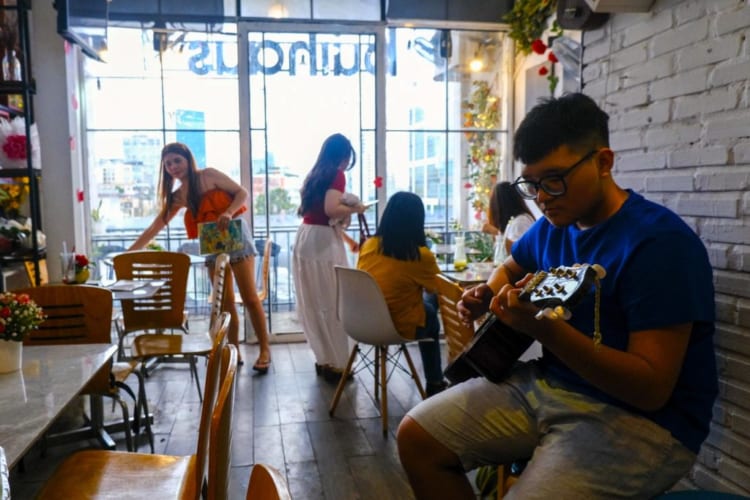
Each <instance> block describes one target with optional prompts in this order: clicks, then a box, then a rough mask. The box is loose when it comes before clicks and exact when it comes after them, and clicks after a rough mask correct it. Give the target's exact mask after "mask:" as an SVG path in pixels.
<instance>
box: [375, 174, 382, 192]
mask: <svg viewBox="0 0 750 500" xmlns="http://www.w3.org/2000/svg"><path fill="white" fill-rule="evenodd" d="M373 184H375V187H376V188H378V189H379V188H382V187H383V178H382V177H380V176H377V177H375V180H374V181H373Z"/></svg>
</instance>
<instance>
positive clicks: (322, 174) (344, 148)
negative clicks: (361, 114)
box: [297, 134, 357, 216]
mask: <svg viewBox="0 0 750 500" xmlns="http://www.w3.org/2000/svg"><path fill="white" fill-rule="evenodd" d="M347 158H349V159H350V162H349V165H348V166H347V167H346V170H349V169H351V168H352V167H353V166H354V164H355V163H357V153H355V152H354V148H353V147H352V143H351V142H350V141H349V139H347V138H346V137H344V136H343V135H342V134H333V135H332V136H330V137H328V139H326V140H325V141H324V142H323V146H321V148H320V153H319V154H318V159H317V160H316V161H315V165H313V168H312V170H310V173H309V174H307V177H306V178H305V182H304V183H303V184H302V189H301V190H300V198H301V201H300V205H299V209H298V210H297V215H299V216H303V215H305V213H307V212H308V211H309V210H310V209H311V208H312V207H314V206H315V205H316V204H317V203H319V202H321V201H322V200H323V199H324V198H325V195H326V191H328V189H329V188H330V187H331V183H333V180H334V179H335V178H336V172H338V169H339V165H341V162H343V161H345V160H346V159H347Z"/></svg>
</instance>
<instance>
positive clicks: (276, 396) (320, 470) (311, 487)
mask: <svg viewBox="0 0 750 500" xmlns="http://www.w3.org/2000/svg"><path fill="white" fill-rule="evenodd" d="M194 328H198V326H195V325H194V323H193V322H192V321H191V329H194ZM241 352H242V356H243V358H244V359H245V360H246V361H247V363H246V364H245V365H244V366H242V367H241V369H240V371H239V377H238V385H237V395H236V405H235V415H234V438H233V445H232V477H231V485H230V492H231V495H230V498H232V499H244V495H245V489H246V487H247V481H248V477H249V473H250V469H251V466H252V464H253V463H256V462H263V463H267V464H271V465H273V466H275V467H277V468H278V469H280V470H281V471H282V472H283V473H284V474H285V475H286V478H287V480H288V482H289V485H290V488H291V490H292V494H293V497H294V498H295V499H331V500H334V499H336V500H338V499H370V498H371V499H378V500H381V499H409V498H413V495H412V493H411V490H410V488H409V485H408V483H407V482H406V478H405V475H404V473H403V470H402V468H401V465H400V463H399V460H398V455H397V451H396V440H395V430H396V428H397V426H398V423H399V421H400V419H401V417H402V416H403V415H404V414H405V412H406V411H407V410H408V409H409V408H411V407H412V406H414V405H415V404H416V403H417V402H418V401H419V400H420V398H419V395H418V393H417V390H416V388H415V387H414V385H413V383H412V381H411V380H410V379H409V378H408V376H407V375H406V374H404V373H400V372H398V371H397V372H395V373H394V374H393V376H392V378H391V379H390V381H389V383H388V388H389V394H388V408H389V420H390V421H389V433H388V436H387V437H386V438H383V435H382V433H381V423H380V416H379V415H380V414H379V411H378V406H377V403H376V402H375V400H374V398H373V383H372V376H371V375H370V374H369V372H367V371H363V372H360V373H358V374H357V375H356V376H355V379H354V381H352V382H350V383H349V384H348V386H347V387H346V390H345V391H344V395H343V397H342V399H341V402H340V403H339V407H338V409H337V411H336V415H335V417H333V418H331V417H330V416H329V415H328V407H329V404H330V402H331V399H332V397H333V393H334V390H335V386H334V385H332V384H330V383H328V382H326V381H325V380H324V379H323V378H322V377H318V376H316V374H315V369H314V358H313V356H312V352H311V351H310V349H309V347H308V346H307V344H305V343H275V344H273V345H272V356H273V363H272V366H271V369H270V371H269V373H268V374H267V375H257V374H255V373H254V372H253V370H252V369H251V364H252V362H253V360H254V359H255V357H256V355H257V347H256V346H254V345H247V344H243V345H242V346H241ZM410 352H411V353H412V358H413V360H414V362H415V363H416V364H417V368H418V370H419V373H420V376H422V371H421V359H420V356H419V352H418V349H417V348H416V347H414V348H413V349H411V350H410ZM202 365H203V363H201V367H200V368H201V370H203V369H204V368H205V367H204V366H202ZM201 375H203V372H201ZM422 380H423V378H422ZM133 386H135V379H134V380H133ZM146 391H147V394H148V398H149V402H150V405H151V410H152V412H153V413H154V420H155V424H154V432H155V434H156V436H155V441H156V452H157V453H167V454H174V455H182V454H191V453H194V451H195V443H196V437H197V432H198V417H199V415H200V403H199V400H198V395H197V390H196V388H195V385H194V383H193V382H191V380H190V376H189V372H188V369H187V365H184V364H164V365H160V367H158V368H157V369H156V370H155V371H154V372H153V373H152V375H151V376H150V377H149V378H148V379H147V387H146ZM105 405H106V409H107V411H108V412H109V410H111V405H109V403H107V402H106V401H105ZM110 417H111V418H112V419H116V414H114V413H112V414H109V413H108V417H107V418H110ZM113 437H114V438H115V439H116V440H117V444H118V449H125V447H124V436H123V435H121V434H120V435H115V436H113ZM97 446H98V444H97V442H96V441H90V442H86V441H84V442H79V443H76V444H74V445H67V446H57V447H52V448H49V449H48V450H47V452H46V453H45V454H44V456H42V453H41V449H40V447H39V446H37V447H35V448H33V449H32V450H31V451H30V452H29V453H28V454H27V456H26V458H25V459H24V465H25V469H26V470H25V472H20V471H19V470H17V468H16V470H14V471H12V473H11V484H12V488H13V490H12V494H13V498H14V500H15V499H27V498H33V497H34V495H35V493H36V491H38V489H39V488H40V486H41V484H42V483H43V481H44V480H45V478H46V477H48V476H49V475H50V474H51V473H52V471H53V470H54V468H55V467H56V465H57V464H58V463H59V461H60V460H61V459H62V458H64V457H65V456H67V455H68V454H69V453H71V452H72V451H73V450H75V449H80V448H86V447H97ZM140 451H144V452H147V451H148V445H147V444H146V443H145V441H142V442H141V445H140Z"/></svg>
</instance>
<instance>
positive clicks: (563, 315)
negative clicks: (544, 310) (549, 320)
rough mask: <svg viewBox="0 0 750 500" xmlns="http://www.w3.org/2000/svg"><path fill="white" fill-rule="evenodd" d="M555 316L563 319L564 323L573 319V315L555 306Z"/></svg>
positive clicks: (561, 307)
mask: <svg viewBox="0 0 750 500" xmlns="http://www.w3.org/2000/svg"><path fill="white" fill-rule="evenodd" d="M555 314H556V315H557V316H558V317H560V318H562V319H564V320H565V321H568V320H569V319H570V318H571V317H573V314H572V313H571V312H570V311H568V310H567V309H565V308H564V307H563V306H557V307H555Z"/></svg>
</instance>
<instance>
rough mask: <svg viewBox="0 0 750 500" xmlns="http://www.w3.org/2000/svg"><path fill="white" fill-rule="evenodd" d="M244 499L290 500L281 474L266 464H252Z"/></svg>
mask: <svg viewBox="0 0 750 500" xmlns="http://www.w3.org/2000/svg"><path fill="white" fill-rule="evenodd" d="M245 500H292V493H291V492H290V491H289V485H288V484H287V482H286V479H284V476H283V474H281V472H279V471H278V469H276V468H274V467H271V466H270V465H266V464H255V465H253V469H252V472H251V473H250V481H249V482H248V483H247V496H246V497H245Z"/></svg>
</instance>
